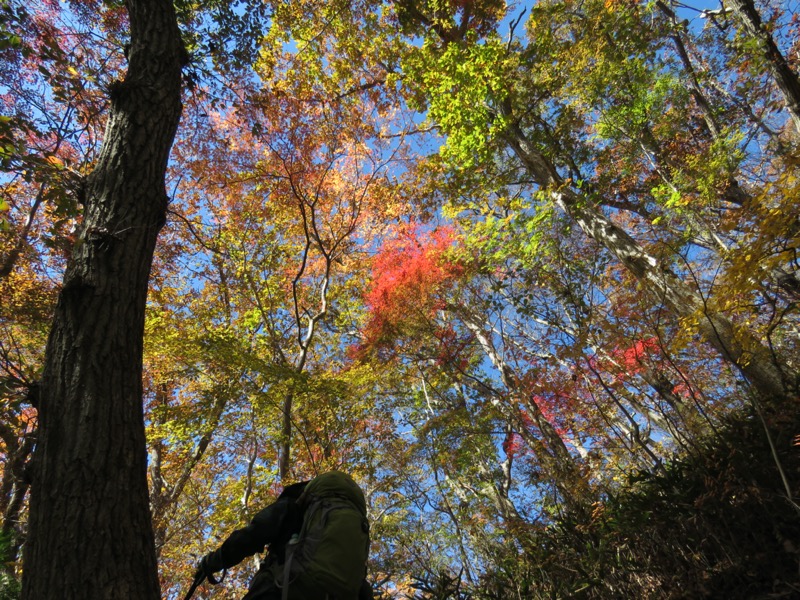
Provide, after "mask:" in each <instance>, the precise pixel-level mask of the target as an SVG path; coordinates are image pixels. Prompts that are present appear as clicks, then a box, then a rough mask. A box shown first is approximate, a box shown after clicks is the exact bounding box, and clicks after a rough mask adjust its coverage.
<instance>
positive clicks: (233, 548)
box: [204, 481, 308, 573]
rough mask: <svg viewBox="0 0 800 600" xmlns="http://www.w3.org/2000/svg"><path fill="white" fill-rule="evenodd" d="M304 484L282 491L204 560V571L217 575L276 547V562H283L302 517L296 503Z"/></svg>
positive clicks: (293, 485)
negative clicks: (268, 547) (284, 554)
mask: <svg viewBox="0 0 800 600" xmlns="http://www.w3.org/2000/svg"><path fill="white" fill-rule="evenodd" d="M307 484H308V482H307V481H301V482H300V483H295V484H292V485H290V486H287V487H286V488H284V490H283V492H281V495H280V496H278V499H277V500H276V501H275V503H274V504H270V505H269V506H267V507H266V508H263V509H261V510H260V511H259V512H257V513H256V516H255V517H253V520H252V521H251V522H250V525H248V526H247V527H245V528H244V529H237V530H236V531H234V532H233V533H232V534H230V535H229V536H228V539H227V540H225V542H223V544H222V546H220V547H219V549H218V550H216V551H215V552H212V553H211V554H209V555H208V556H207V557H206V558H205V559H204V565H205V569H206V571H210V572H212V573H217V572H219V571H222V569H227V568H229V567H232V566H234V565H238V564H239V563H240V562H242V561H243V560H244V559H245V558H247V557H248V556H252V555H253V554H256V553H258V552H263V551H264V547H265V546H269V545H270V544H275V545H276V546H280V548H278V549H277V550H278V553H279V554H278V558H279V560H280V561H281V562H282V561H283V556H282V552H283V546H284V545H285V544H286V542H287V541H288V539H289V537H290V536H291V534H292V533H293V532H295V531H296V530H299V529H300V525H301V523H302V515H301V514H300V510H299V509H298V508H297V499H298V498H299V497H300V494H302V493H303V490H304V489H305V487H306V485H307Z"/></svg>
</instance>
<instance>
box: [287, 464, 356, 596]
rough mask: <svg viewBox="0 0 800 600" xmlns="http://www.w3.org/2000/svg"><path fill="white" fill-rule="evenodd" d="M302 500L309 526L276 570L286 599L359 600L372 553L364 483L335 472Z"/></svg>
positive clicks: (313, 484) (317, 482)
mask: <svg viewBox="0 0 800 600" xmlns="http://www.w3.org/2000/svg"><path fill="white" fill-rule="evenodd" d="M298 504H299V505H300V507H301V508H302V509H303V510H304V514H303V526H302V528H301V529H300V533H299V534H298V535H296V536H292V539H291V540H290V541H289V543H288V544H287V545H286V562H285V563H284V566H283V568H282V569H281V572H280V573H277V574H276V575H277V577H276V582H277V584H278V585H279V586H280V587H281V588H282V596H281V597H282V600H325V599H335V600H356V599H357V598H358V590H359V587H360V586H361V582H362V580H363V579H364V577H365V576H366V573H367V555H368V553H369V523H368V521H367V505H366V502H365V500H364V493H363V492H362V491H361V488H359V487H358V484H357V483H356V482H355V481H353V479H352V478H351V477H350V476H349V475H347V474H345V473H341V472H339V471H331V472H329V473H324V474H322V475H319V476H317V477H315V478H314V479H313V480H311V482H309V484H308V485H307V486H306V489H305V491H304V492H303V494H302V496H300V499H299V500H298Z"/></svg>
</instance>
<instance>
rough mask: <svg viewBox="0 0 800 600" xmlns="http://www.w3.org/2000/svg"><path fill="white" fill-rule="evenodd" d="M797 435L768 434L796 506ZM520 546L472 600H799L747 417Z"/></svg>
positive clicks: (789, 518)
mask: <svg viewBox="0 0 800 600" xmlns="http://www.w3.org/2000/svg"><path fill="white" fill-rule="evenodd" d="M798 425H799V423H798V421H797V420H796V419H791V420H787V419H784V420H783V421H780V420H777V419H773V420H772V422H771V423H770V430H771V431H772V435H773V442H774V445H775V449H776V452H777V456H778V459H779V462H780V465H781V468H782V469H783V472H784V474H785V477H786V480H787V481H788V482H789V485H790V486H792V487H793V489H792V494H793V496H794V497H795V499H796V497H797V495H798V492H799V491H800V490H799V489H798V483H799V482H800V448H798V446H797V441H796V438H795V436H796V435H797V434H798V433H800V427H799V426H798ZM795 501H796V500H795ZM525 539H526V540H527V542H526V548H525V551H524V552H523V553H515V554H514V555H513V556H510V555H506V556H504V557H498V562H497V563H496V570H495V571H494V572H493V573H492V574H491V575H489V576H487V577H486V578H485V580H484V582H483V584H482V588H483V589H482V590H479V591H477V592H476V594H475V597H476V598H487V599H489V598H491V599H497V600H500V599H502V600H505V599H510V598H515V599H518V598H591V599H594V598H603V599H605V598H647V599H676V598H725V599H726V600H736V599H745V598H747V599H755V598H797V597H800V510H798V508H797V506H796V505H794V504H793V503H792V502H790V500H789V499H788V498H787V494H786V490H785V486H784V484H783V480H782V477H781V473H780V471H779V469H778V466H777V463H776V460H775V459H774V457H773V454H772V451H771V449H770V445H769V443H768V440H767V437H766V434H765V431H764V427H763V426H762V424H761V421H760V420H759V419H758V418H755V417H753V418H747V419H743V420H741V421H738V422H734V423H731V424H730V425H729V426H728V427H726V429H725V430H724V432H722V433H721V434H720V435H719V436H718V437H716V438H714V439H713V440H709V441H707V443H706V445H705V448H704V449H703V450H701V451H698V452H697V453H696V454H694V455H692V456H685V457H683V458H681V459H680V460H676V461H675V462H673V463H671V464H669V465H666V467H665V469H664V471H663V472H660V473H655V474H654V473H646V474H641V475H639V476H636V477H633V478H632V479H631V481H630V482H629V484H628V485H627V486H625V487H624V488H623V489H621V490H619V492H618V493H616V494H614V495H613V496H610V497H607V498H606V499H605V501H604V502H603V503H601V504H598V505H596V506H595V509H594V511H593V513H592V515H591V517H588V518H587V517H584V518H580V519H572V518H570V516H569V515H566V516H564V517H562V518H561V519H559V520H557V521H556V523H554V524H552V525H549V526H547V527H542V528H539V529H535V530H529V531H528V532H527V533H526V534H525Z"/></svg>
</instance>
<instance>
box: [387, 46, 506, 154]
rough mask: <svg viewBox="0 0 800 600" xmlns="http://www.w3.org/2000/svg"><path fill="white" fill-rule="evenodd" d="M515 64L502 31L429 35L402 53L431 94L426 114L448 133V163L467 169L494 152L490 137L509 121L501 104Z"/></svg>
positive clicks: (412, 79)
mask: <svg viewBox="0 0 800 600" xmlns="http://www.w3.org/2000/svg"><path fill="white" fill-rule="evenodd" d="M514 65H515V57H514V55H513V54H510V53H509V52H508V50H507V48H506V44H505V43H504V42H503V41H502V40H501V39H500V38H499V37H498V36H489V37H488V38H487V39H485V40H481V41H478V40H477V38H476V35H475V34H474V33H468V34H467V36H466V39H465V40H464V41H463V42H459V43H450V44H445V45H444V46H443V47H442V46H441V45H440V44H439V43H438V42H435V41H426V42H425V43H424V44H423V45H422V47H421V48H417V49H412V50H411V51H410V52H409V54H408V55H407V56H406V57H405V58H404V60H403V63H402V66H403V70H404V72H405V73H406V74H407V77H408V78H409V83H411V85H412V86H413V87H415V88H417V89H418V91H419V92H421V93H422V94H423V95H424V96H425V98H426V99H427V100H426V101H427V114H428V119H429V120H430V121H431V122H434V123H436V124H438V125H439V126H440V127H441V129H442V131H443V133H445V134H446V136H447V137H446V141H445V144H444V146H443V147H442V149H441V153H442V156H443V157H444V158H445V159H446V160H447V161H448V162H449V163H450V164H452V165H457V166H458V167H459V168H462V169H468V168H470V167H472V166H474V165H475V164H476V163H480V162H483V161H485V160H487V159H488V158H489V156H490V155H491V153H492V152H493V148H492V145H491V144H492V141H493V140H494V139H495V138H496V137H497V135H498V134H499V133H501V132H502V131H503V130H504V129H505V127H506V125H507V122H506V120H505V117H504V116H503V114H502V109H501V106H502V103H503V102H504V101H505V100H506V99H507V98H508V95H509V93H510V90H509V77H511V74H512V72H513V69H514ZM416 107H417V108H422V106H421V105H420V104H419V103H417V105H416Z"/></svg>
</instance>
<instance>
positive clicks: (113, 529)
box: [22, 0, 186, 600]
mask: <svg viewBox="0 0 800 600" xmlns="http://www.w3.org/2000/svg"><path fill="white" fill-rule="evenodd" d="M127 6H128V10H129V15H130V23H131V47H130V52H129V57H130V59H129V60H130V62H129V69H128V73H127V75H126V77H125V79H124V80H123V81H121V82H117V83H115V84H112V86H110V92H111V110H110V113H109V120H108V125H107V129H106V135H105V139H104V143H103V148H102V150H101V153H100V156H99V159H98V162H97V166H96V167H95V169H94V171H93V172H92V173H91V174H90V175H89V176H88V177H87V180H86V198H85V215H84V225H83V229H82V232H81V235H80V239H79V241H78V243H77V244H76V247H75V248H74V251H73V254H72V259H71V261H70V263H69V265H68V267H67V271H66V273H65V276H64V284H63V288H62V291H61V294H60V296H59V300H58V305H57V307H56V311H55V316H54V321H53V327H52V330H51V333H50V337H49V340H48V343H47V350H46V355H45V367H44V371H43V374H42V380H41V386H40V398H39V404H38V410H39V438H38V441H37V447H36V451H35V454H34V461H33V467H34V471H33V481H32V485H31V498H30V516H29V533H28V539H27V541H26V544H25V548H24V575H23V591H22V598H23V599H24V600H45V599H49V598H52V599H54V600H56V599H58V600H64V599H67V600H70V599H76V600H77V599H80V600H93V599H103V600H111V599H119V598H132V599H133V598H136V599H137V600H139V599H142V600H146V599H152V600H156V599H157V598H159V597H160V590H159V582H158V574H157V567H156V555H155V547H154V541H153V529H152V523H151V518H150V512H149V507H148V489H147V477H146V469H147V458H146V456H147V455H146V446H145V435H144V422H143V414H142V413H143V410H142V380H141V370H142V346H143V343H142V338H143V334H144V311H145V301H146V296H147V287H148V279H149V274H150V267H151V263H152V257H153V250H154V248H155V243H156V237H157V235H158V232H159V230H160V229H161V227H162V225H163V223H164V220H165V215H166V207H167V200H168V198H167V194H166V190H165V187H164V175H165V172H166V167H167V159H168V155H169V150H170V148H171V146H172V142H173V139H174V136H175V131H176V128H177V125H178V121H179V119H180V114H181V103H180V89H181V67H182V65H183V64H184V63H185V61H186V52H185V50H184V49H183V47H182V43H181V37H180V32H179V30H178V26H177V22H176V18H175V12H174V8H173V6H172V3H171V2H168V1H167V0H128V2H127Z"/></svg>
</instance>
